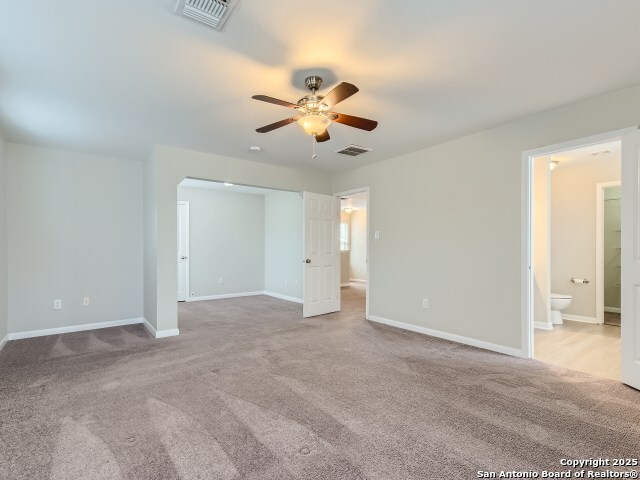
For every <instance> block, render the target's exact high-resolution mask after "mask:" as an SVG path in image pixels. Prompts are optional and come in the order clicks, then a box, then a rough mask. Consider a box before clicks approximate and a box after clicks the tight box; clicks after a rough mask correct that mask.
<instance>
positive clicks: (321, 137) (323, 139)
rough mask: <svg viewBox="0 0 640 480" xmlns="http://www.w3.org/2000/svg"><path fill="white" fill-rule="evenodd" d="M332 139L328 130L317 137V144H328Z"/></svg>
mask: <svg viewBox="0 0 640 480" xmlns="http://www.w3.org/2000/svg"><path fill="white" fill-rule="evenodd" d="M330 139H331V137H330V136H329V129H328V128H327V129H326V130H325V131H324V132H322V133H321V134H320V135H316V142H326V141H327V140H330Z"/></svg>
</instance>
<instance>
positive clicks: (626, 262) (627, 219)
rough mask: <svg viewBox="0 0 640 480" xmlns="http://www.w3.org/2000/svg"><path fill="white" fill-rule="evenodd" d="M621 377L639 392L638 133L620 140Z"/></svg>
mask: <svg viewBox="0 0 640 480" xmlns="http://www.w3.org/2000/svg"><path fill="white" fill-rule="evenodd" d="M621 246H622V251H621V254H620V255H621V257H620V258H621V262H620V264H621V268H622V276H621V278H622V281H621V284H622V286H621V288H622V290H621V294H622V299H621V306H622V319H621V321H622V326H621V328H622V330H621V332H620V333H621V347H622V363H621V372H620V373H621V377H622V381H623V382H624V383H626V384H627V385H629V386H631V387H633V388H637V389H640V131H637V130H636V131H633V132H631V133H628V134H626V135H624V136H623V137H622V243H621Z"/></svg>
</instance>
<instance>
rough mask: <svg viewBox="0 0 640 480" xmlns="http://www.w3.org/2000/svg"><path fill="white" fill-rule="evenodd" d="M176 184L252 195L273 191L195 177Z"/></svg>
mask: <svg viewBox="0 0 640 480" xmlns="http://www.w3.org/2000/svg"><path fill="white" fill-rule="evenodd" d="M178 186H180V187H190V188H206V189H208V190H223V191H225V192H230V193H250V194H252V195H266V194H268V193H271V192H273V191H274V190H270V189H268V188H260V187H250V186H248V185H233V186H231V187H228V186H226V185H225V184H224V183H221V182H211V181H209V180H199V179H196V178H185V179H184V180H183V181H181V182H180V184H179V185H178Z"/></svg>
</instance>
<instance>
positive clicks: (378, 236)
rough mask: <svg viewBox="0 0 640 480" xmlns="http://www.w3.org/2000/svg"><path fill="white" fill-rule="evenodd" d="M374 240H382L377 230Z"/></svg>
mask: <svg viewBox="0 0 640 480" xmlns="http://www.w3.org/2000/svg"><path fill="white" fill-rule="evenodd" d="M373 238H374V239H375V240H380V230H376V231H374V232H373Z"/></svg>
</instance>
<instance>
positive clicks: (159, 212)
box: [145, 145, 331, 331]
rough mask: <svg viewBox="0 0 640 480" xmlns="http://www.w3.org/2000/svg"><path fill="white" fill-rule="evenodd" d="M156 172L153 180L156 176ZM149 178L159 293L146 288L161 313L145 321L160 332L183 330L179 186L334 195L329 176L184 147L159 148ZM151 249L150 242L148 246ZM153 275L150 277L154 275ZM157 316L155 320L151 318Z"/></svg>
mask: <svg viewBox="0 0 640 480" xmlns="http://www.w3.org/2000/svg"><path fill="white" fill-rule="evenodd" d="M151 171H153V175H152V174H151ZM145 175H147V176H149V177H151V176H154V178H155V183H154V192H153V194H152V195H153V196H154V198H155V200H154V202H149V203H150V204H155V207H156V220H157V229H156V232H155V238H149V237H147V238H146V242H148V243H149V244H150V245H153V246H154V248H157V252H156V253H157V257H156V258H157V261H156V271H155V278H147V283H152V284H153V285H155V286H156V287H157V288H156V289H155V290H153V289H145V296H147V295H150V296H151V297H150V298H148V297H146V298H145V304H148V303H152V302H153V303H155V304H156V308H155V309H154V310H152V309H151V308H147V309H145V318H146V319H147V320H148V321H149V323H150V324H151V325H152V326H153V327H154V328H156V329H157V330H158V331H163V330H173V329H175V328H177V326H178V306H177V302H176V301H175V297H176V289H177V264H176V249H177V245H176V243H177V239H176V229H177V186H178V184H179V183H180V182H181V181H182V180H184V179H185V178H186V177H192V178H200V179H205V180H215V181H227V182H231V183H235V184H238V185H254V186H257V187H266V188H274V189H278V190H289V191H297V192H300V191H305V190H306V191H311V192H317V193H331V181H330V176H329V175H328V174H323V173H314V172H309V171H303V170H296V169H292V168H284V167H278V166H274V165H268V164H264V163H258V162H249V161H246V160H239V159H237V158H229V157H224V156H221V155H211V154H207V153H202V152H194V151H191V150H184V149H181V148H173V147H168V146H164V145H157V146H156V147H155V150H154V153H153V159H152V162H151V164H150V165H149V169H147V170H146V171H145ZM145 245H146V243H145ZM152 273H153V272H151V270H149V271H148V274H149V277H151V276H152ZM152 313H153V314H155V317H152V316H151V314H152Z"/></svg>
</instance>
